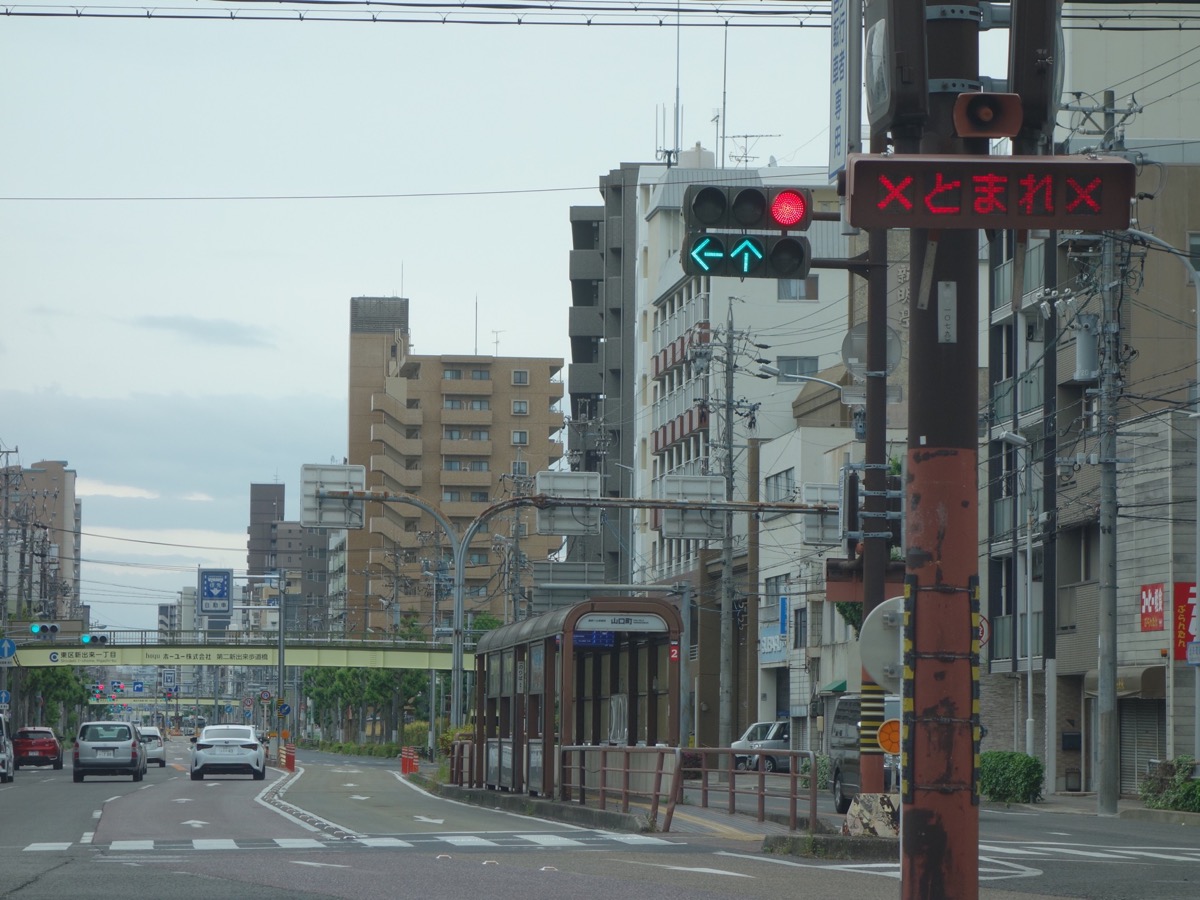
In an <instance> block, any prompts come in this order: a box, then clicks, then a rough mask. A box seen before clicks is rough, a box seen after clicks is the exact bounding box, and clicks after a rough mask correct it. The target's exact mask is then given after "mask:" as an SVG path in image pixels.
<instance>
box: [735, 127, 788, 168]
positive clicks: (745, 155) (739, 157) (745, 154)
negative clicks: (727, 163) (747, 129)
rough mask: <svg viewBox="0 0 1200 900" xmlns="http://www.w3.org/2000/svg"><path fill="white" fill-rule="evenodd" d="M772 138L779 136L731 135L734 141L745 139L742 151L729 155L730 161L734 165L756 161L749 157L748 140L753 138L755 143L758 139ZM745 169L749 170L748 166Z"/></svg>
mask: <svg viewBox="0 0 1200 900" xmlns="http://www.w3.org/2000/svg"><path fill="white" fill-rule="evenodd" d="M772 137H779V135H777V134H735V135H733V138H734V140H736V139H737V138H744V139H745V140H744V142H743V144H742V147H743V149H742V152H741V153H733V154H730V157H729V158H730V159H732V160H733V161H734V162H735V163H749V162H750V161H751V160H754V159H758V157H757V156H751V155H750V139H751V138H754V139H755V141H756V142H757V139H758V138H772ZM747 168H749V166H747Z"/></svg>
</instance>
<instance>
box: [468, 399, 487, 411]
mask: <svg viewBox="0 0 1200 900" xmlns="http://www.w3.org/2000/svg"><path fill="white" fill-rule="evenodd" d="M491 408H492V401H491V400H489V399H488V398H487V397H474V398H472V399H471V409H491Z"/></svg>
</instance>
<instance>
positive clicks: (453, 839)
mask: <svg viewBox="0 0 1200 900" xmlns="http://www.w3.org/2000/svg"><path fill="white" fill-rule="evenodd" d="M439 840H443V841H445V842H446V843H447V844H453V845H454V846H455V847H495V846H496V842H495V841H489V840H488V839H487V838H481V837H478V836H476V835H473V834H448V835H443V836H442V837H440V838H439Z"/></svg>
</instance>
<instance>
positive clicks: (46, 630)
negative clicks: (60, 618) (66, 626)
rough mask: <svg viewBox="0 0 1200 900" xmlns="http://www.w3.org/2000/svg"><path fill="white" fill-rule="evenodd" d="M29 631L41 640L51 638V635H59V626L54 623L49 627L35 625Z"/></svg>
mask: <svg viewBox="0 0 1200 900" xmlns="http://www.w3.org/2000/svg"><path fill="white" fill-rule="evenodd" d="M29 630H30V632H32V633H33V634H36V635H37V636H38V637H40V638H44V637H50V636H51V635H55V634H58V626H57V625H55V624H54V623H53V622H51V623H49V624H48V625H42V624H38V623H35V624H33V625H30V626H29Z"/></svg>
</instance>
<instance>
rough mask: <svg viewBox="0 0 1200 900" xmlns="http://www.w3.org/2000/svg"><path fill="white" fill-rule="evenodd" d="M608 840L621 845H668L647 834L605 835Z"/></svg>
mask: <svg viewBox="0 0 1200 900" xmlns="http://www.w3.org/2000/svg"><path fill="white" fill-rule="evenodd" d="M605 837H607V838H608V839H609V840H613V841H620V842H621V843H622V844H669V843H671V842H670V841H664V840H663V839H662V838H656V837H650V835H648V834H607V835H605Z"/></svg>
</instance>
